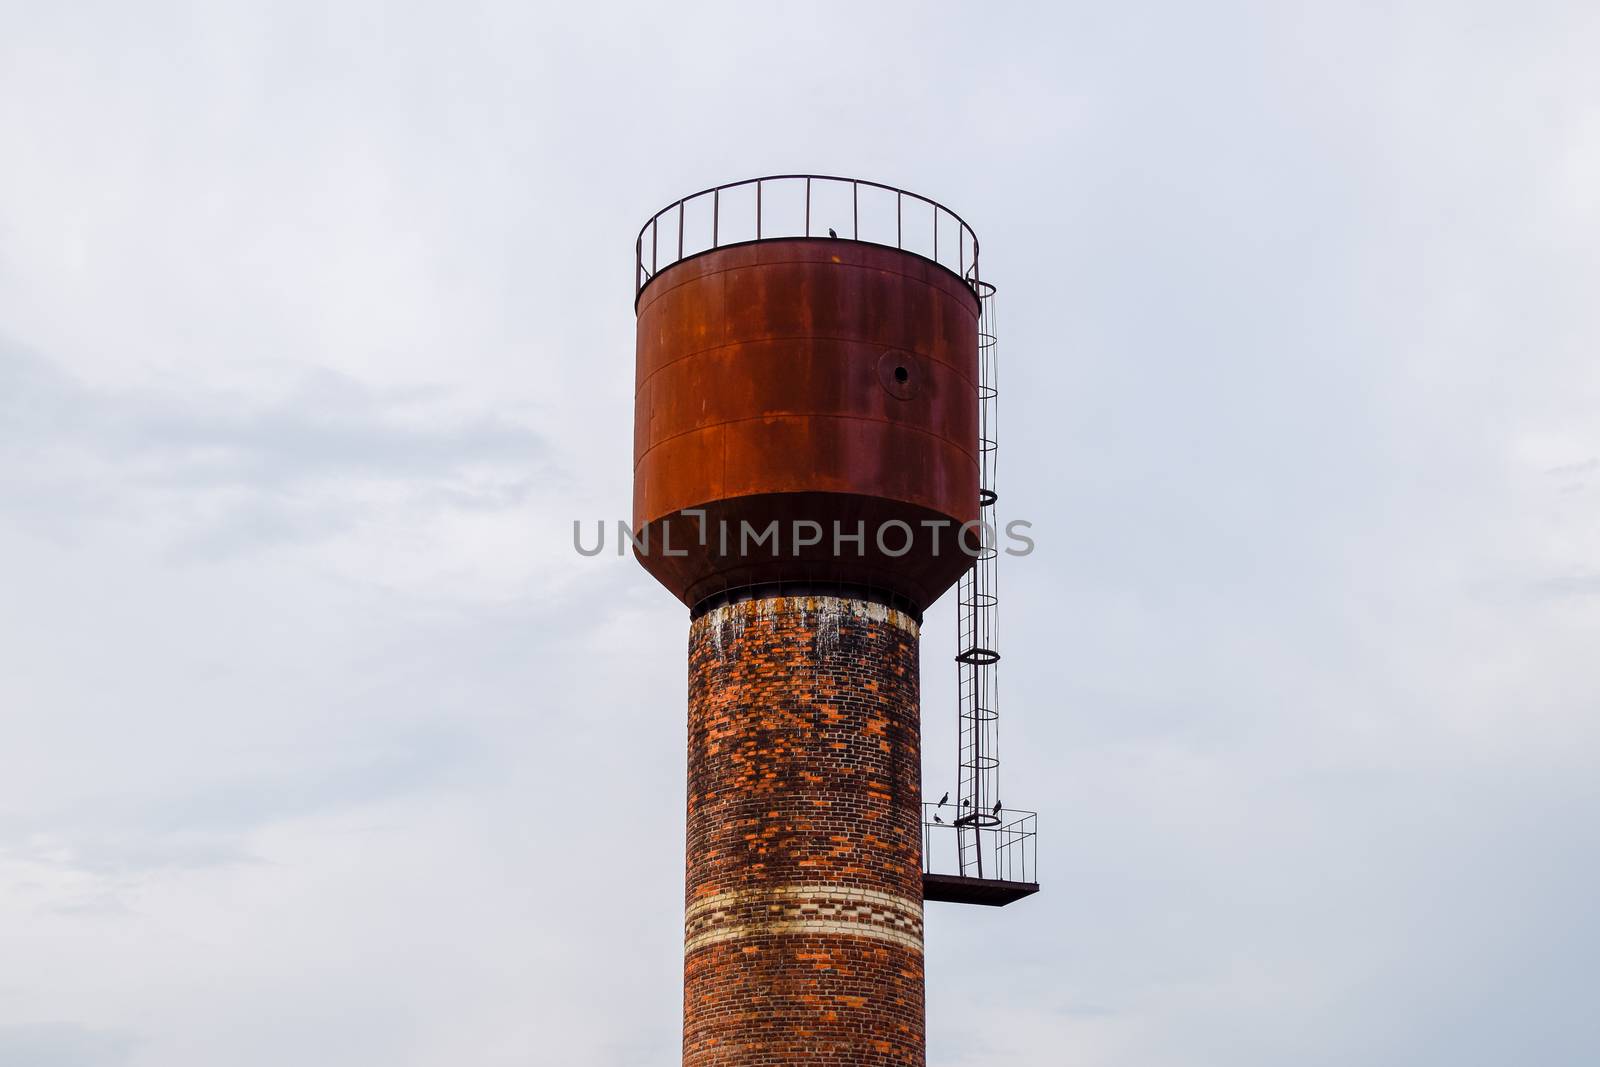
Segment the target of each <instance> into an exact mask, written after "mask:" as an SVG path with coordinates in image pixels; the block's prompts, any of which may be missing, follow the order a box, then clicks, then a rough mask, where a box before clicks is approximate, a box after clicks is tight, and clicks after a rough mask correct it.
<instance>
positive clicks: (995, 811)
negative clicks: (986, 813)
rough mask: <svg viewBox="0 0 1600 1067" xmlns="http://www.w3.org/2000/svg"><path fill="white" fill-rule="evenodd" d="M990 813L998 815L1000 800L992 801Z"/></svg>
mask: <svg viewBox="0 0 1600 1067" xmlns="http://www.w3.org/2000/svg"><path fill="white" fill-rule="evenodd" d="M992 814H994V815H999V814H1000V802H999V801H998V800H997V801H995V802H994V811H993V812H992Z"/></svg>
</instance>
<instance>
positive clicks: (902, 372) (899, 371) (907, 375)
mask: <svg viewBox="0 0 1600 1067" xmlns="http://www.w3.org/2000/svg"><path fill="white" fill-rule="evenodd" d="M894 380H895V381H897V382H899V383H900V384H901V385H904V384H906V382H908V381H910V380H911V372H910V371H908V370H906V369H905V368H904V367H896V368H895V369H894Z"/></svg>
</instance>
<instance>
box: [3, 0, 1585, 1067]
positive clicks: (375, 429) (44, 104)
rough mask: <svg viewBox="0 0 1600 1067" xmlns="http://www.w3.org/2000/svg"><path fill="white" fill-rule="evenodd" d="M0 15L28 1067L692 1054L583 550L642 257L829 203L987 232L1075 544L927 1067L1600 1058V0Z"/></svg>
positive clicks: (1009, 731)
mask: <svg viewBox="0 0 1600 1067" xmlns="http://www.w3.org/2000/svg"><path fill="white" fill-rule="evenodd" d="M0 7H3V17H0V1065H3V1067H216V1065H218V1064H227V1065H229V1067H258V1065H259V1067H281V1065H282V1064H284V1063H296V1064H306V1065H310V1067H323V1065H326V1067H368V1065H370V1067H443V1065H447V1064H451V1065H454V1064H470V1065H474V1067H499V1065H518V1067H527V1065H531V1064H539V1065H542V1064H570V1065H574V1067H673V1065H676V1064H677V1063H678V1062H679V1054H680V1053H679V1042H680V1031H679V1026H680V1000H679V997H680V984H679V983H680V978H681V966H682V955H681V940H682V928H681V906H682V877H683V875H682V842H683V837H682V834H683V793H684V782H683V776H684V717H685V709H684V699H685V695H684V688H685V682H684V676H685V666H684V646H685V639H686V628H687V616H686V612H685V611H684V609H683V608H682V607H681V606H680V605H678V604H677V603H676V602H675V601H673V600H672V599H671V598H670V596H668V595H667V594H666V593H665V592H664V591H662V590H661V589H659V588H658V587H656V586H655V585H653V583H652V582H651V581H650V580H649V579H648V578H647V577H646V576H645V574H644V572H643V571H642V570H641V569H640V568H639V567H638V566H637V565H636V564H635V563H633V562H632V561H631V560H627V559H618V558H616V557H614V556H609V555H608V556H603V557H599V558H595V559H583V558H579V557H578V556H577V555H576V554H575V553H574V552H573V551H572V548H571V522H572V520H573V519H574V518H578V517H583V518H587V519H595V518H601V517H621V516H624V515H626V513H627V509H628V501H629V492H630V489H629V485H630V476H631V472H630V447H631V433H632V397H631V394H632V387H633V369H632V360H633V336H632V331H633V316H632V306H631V302H632V295H633V294H632V288H631V283H630V273H631V265H632V252H633V239H634V234H635V232H636V230H637V228H638V226H639V225H640V223H642V222H643V221H644V220H645V219H646V218H647V217H648V216H649V215H650V213H651V212H653V211H654V210H655V209H656V208H658V207H660V206H661V205H662V204H664V203H666V202H668V201H670V200H673V199H675V198H677V197H678V196H680V195H682V194H684V193H687V192H691V191H694V190H697V189H700V188H703V187H705V186H708V185H711V184H715V183H717V182H720V181H727V180H732V179H736V178H742V177H748V176H753V175H756V174H764V173H775V172H786V171H797V170H801V171H814V172H820V173H841V174H851V175H857V176H861V177H866V178H872V179H875V180H879V181H884V182H889V183H892V184H896V185H901V186H905V187H908V188H912V189H915V190H917V191H919V192H922V193H925V194H927V195H929V196H932V197H934V198H936V199H938V200H940V201H942V202H944V203H946V204H948V205H950V206H951V207H952V208H954V209H955V210H957V211H959V212H960V213H961V214H962V215H963V216H965V217H966V218H967V219H968V220H969V221H970V222H971V223H972V224H973V225H974V227H975V228H976V229H977V231H978V233H979V235H980V237H981V239H982V241H983V249H984V267H985V274H986V276H987V277H989V278H990V279H991V280H993V281H994V282H996V283H997V284H998V285H999V287H1000V300H1001V312H1002V316H1001V323H1002V337H1001V345H1002V347H1001V359H1002V368H1001V388H1002V393H1001V398H1000V402H1001V415H1002V418H1001V423H1002V424H1001V435H1000V446H1001V452H1000V456H1001V483H1000V490H1001V515H1002V518H1027V519H1029V520H1031V521H1032V522H1034V524H1035V531H1034V533H1035V536H1036V538H1037V541H1038V545H1039V548H1038V551H1037V552H1036V553H1035V554H1034V555H1032V556H1030V557H1028V558H1026V559H1020V560H1011V559H1007V560H1005V561H1004V567H1005V569H1004V571H1003V573H1002V577H1001V592H1002V594H1003V601H1002V606H1001V625H1002V641H1003V650H1004V652H1005V654H1006V659H1005V662H1004V670H1003V673H1002V676H1001V677H1002V696H1003V699H1002V704H1001V711H1002V715H1003V723H1004V735H1003V742H1002V744H1003V748H1002V756H1003V757H1004V758H1005V760H1006V763H1005V767H1004V772H1003V773H1004V783H1005V785H1004V789H1003V795H1004V797H1005V800H1006V802H1007V804H1008V805H1011V806H1015V807H1022V808H1036V809H1038V811H1039V812H1040V826H1041V835H1042V836H1041V843H1040V858H1041V875H1042V880H1043V882H1044V891H1043V892H1042V893H1041V894H1040V895H1039V896H1037V897H1035V898H1032V899H1030V900H1027V901H1024V902H1022V903H1019V904H1016V905H1014V906H1013V907H1010V908H1007V909H1004V910H988V909H963V908H960V907H958V906H955V905H944V904H935V905H931V906H930V909H929V924H928V925H929V930H928V975H929V980H928V990H929V1042H928V1043H929V1063H930V1064H931V1065H932V1067H990V1065H1005V1064H1020V1065H1036V1064H1061V1065H1066V1067H1190V1065H1197V1067H1206V1065H1213V1064H1215V1065H1224V1064H1225V1065H1227V1067H1281V1065H1282V1064H1285V1063H1290V1062H1292V1063H1296V1064H1302V1065H1306V1067H1316V1065H1329V1067H1332V1065H1339V1067H1348V1065H1350V1064H1363V1065H1372V1067H1435V1065H1437V1067H1480V1065H1481V1067H1503V1065H1505V1064H1509V1063H1523V1062H1526V1063H1538V1064H1541V1065H1544V1067H1568V1065H1572V1067H1579V1065H1588V1064H1592V1063H1595V1062H1597V1061H1600V1011H1596V1010H1595V996H1596V984H1597V983H1596V975H1595V970H1596V960H1597V958H1600V917H1597V909H1596V906H1595V902H1596V900H1597V899H1600V715H1597V710H1600V707H1597V705H1600V653H1597V645H1600V641H1597V637H1600V543H1597V536H1600V419H1597V413H1600V360H1597V358H1596V346H1597V342H1600V207H1597V204H1600V196H1597V190H1600V63H1596V59H1595V57H1596V56H1597V55H1600V16H1597V9H1596V8H1595V7H1594V5H1592V4H1588V3H1581V2H1573V3H1566V4H1561V3H1522V2H1519V3H1515V4H1512V3H1500V4H1481V3H1470V2H1462V0H1448V2H1439V3H1412V4H1404V5H1384V4H1363V3H1350V2H1341V3H1328V4H1319V5H1296V4H1285V3H1261V4H1246V5H1239V4H1231V3H1209V4H1181V3H1173V4H1165V5H1152V4H1075V3H1057V4H1050V5H1037V6H1033V7H1027V6H1023V5H1012V6H1006V5H990V6H988V7H984V6H982V5H973V4H963V5H954V4H950V5H946V4H929V3H919V4H914V5H913V4H905V5H886V4H884V5H880V4H865V3H863V4H852V5H831V4H807V5H782V6H779V5H763V4H751V3H744V4H737V5H733V4H730V5H727V6H716V7H711V6H698V5H693V4H652V5H648V6H641V7H638V8H634V9H628V8H624V7H621V6H617V5H608V4H594V3H585V4H568V5H561V6H559V7H556V6H550V7H543V8H541V7H540V6H539V5H535V4H527V3H521V4H513V3H501V4H494V3H491V4H449V5H445V4H439V5H434V6H432V7H431V8H423V7H421V6H418V5H409V6H407V5H367V4H340V5H328V4H324V3H316V4H301V3H287V2H279V3H271V4H266V3H256V4H227V3H217V4H204V5H194V6H193V7H192V8H188V7H182V6H167V5H161V4H155V3H141V4H111V3H106V4H87V3H83V4H40V3H21V2H10V0H0ZM330 7H337V8H338V9H339V13H337V14H333V13H330V12H329V10H328V9H329V8H330ZM953 644H954V633H953V625H952V619H951V617H950V615H949V613H948V612H947V611H946V610H945V609H944V608H943V607H942V606H941V607H940V608H936V609H935V610H934V611H932V612H931V613H930V615H929V618H928V625H927V630H926V639H925V642H924V649H923V669H924V678H925V683H924V712H923V713H924V718H925V720H926V722H927V735H928V752H927V758H926V778H927V787H928V789H929V791H930V792H934V791H936V790H940V789H943V788H947V787H948V784H949V783H950V781H951V771H952V765H953V762H954V753H953V744H954V742H953V738H952V732H951V729H950V724H951V722H952V720H953V717H954V710H953V705H952V704H951V695H952V689H953V684H952V683H953V681H954V674H953V667H952V665H951V663H950V659H949V656H950V653H951V651H952V647H953ZM934 795H937V793H936V792H934Z"/></svg>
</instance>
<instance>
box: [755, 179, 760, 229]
mask: <svg viewBox="0 0 1600 1067" xmlns="http://www.w3.org/2000/svg"><path fill="white" fill-rule="evenodd" d="M756 240H758V241H759V240H761V179H760V178H757V179H756Z"/></svg>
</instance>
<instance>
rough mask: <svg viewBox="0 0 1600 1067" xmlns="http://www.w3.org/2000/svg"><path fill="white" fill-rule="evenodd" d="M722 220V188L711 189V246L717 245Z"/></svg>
mask: <svg viewBox="0 0 1600 1067" xmlns="http://www.w3.org/2000/svg"><path fill="white" fill-rule="evenodd" d="M721 221H722V190H721V189H713V190H711V247H712V248H716V247H717V224H718V223H720V222H721Z"/></svg>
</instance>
